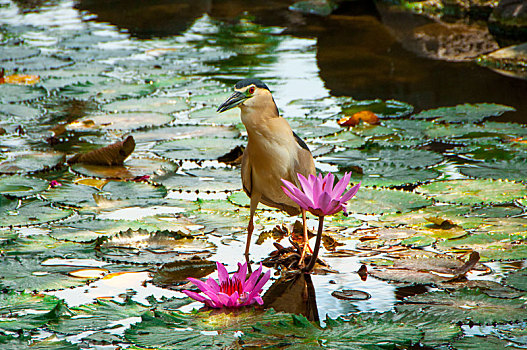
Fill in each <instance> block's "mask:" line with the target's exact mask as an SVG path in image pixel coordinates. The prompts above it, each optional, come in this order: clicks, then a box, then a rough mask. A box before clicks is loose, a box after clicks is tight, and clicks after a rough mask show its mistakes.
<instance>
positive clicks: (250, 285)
mask: <svg viewBox="0 0 527 350" xmlns="http://www.w3.org/2000/svg"><path fill="white" fill-rule="evenodd" d="M262 269H263V267H262V263H260V267H258V269H256V271H253V273H252V274H251V276H250V277H249V279H248V280H247V283H246V284H245V287H244V288H243V291H244V292H248V293H250V292H251V291H253V289H254V285H255V284H256V281H257V280H258V277H260V275H261V273H262Z"/></svg>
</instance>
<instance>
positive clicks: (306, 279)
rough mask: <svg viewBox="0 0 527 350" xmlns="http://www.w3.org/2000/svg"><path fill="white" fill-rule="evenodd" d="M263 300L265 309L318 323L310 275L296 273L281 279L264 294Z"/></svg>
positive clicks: (313, 288)
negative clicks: (301, 316)
mask: <svg viewBox="0 0 527 350" xmlns="http://www.w3.org/2000/svg"><path fill="white" fill-rule="evenodd" d="M263 300H264V305H265V306H266V307H267V308H273V309H275V310H276V311H283V312H288V313H293V314H297V315H304V316H305V317H306V318H307V319H308V320H310V321H315V322H318V321H319V317H318V309H317V300H316V296H315V287H314V285H313V282H312V281H311V275H307V274H303V273H298V274H294V275H291V276H284V277H281V278H280V279H278V280H277V281H276V282H275V283H273V285H272V286H270V287H269V289H268V290H267V292H265V294H264V296H263Z"/></svg>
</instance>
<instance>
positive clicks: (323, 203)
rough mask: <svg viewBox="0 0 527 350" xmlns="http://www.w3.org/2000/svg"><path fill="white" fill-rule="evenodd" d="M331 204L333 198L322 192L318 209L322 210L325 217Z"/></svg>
mask: <svg viewBox="0 0 527 350" xmlns="http://www.w3.org/2000/svg"><path fill="white" fill-rule="evenodd" d="M330 203H331V196H330V195H329V193H327V192H322V193H321V194H320V196H319V198H318V208H319V209H320V210H322V212H323V213H324V215H327V212H328V209H329V204H330Z"/></svg>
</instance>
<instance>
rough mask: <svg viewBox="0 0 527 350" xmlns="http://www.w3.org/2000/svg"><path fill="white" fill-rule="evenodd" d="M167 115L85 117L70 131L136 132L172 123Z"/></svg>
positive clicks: (133, 113)
mask: <svg viewBox="0 0 527 350" xmlns="http://www.w3.org/2000/svg"><path fill="white" fill-rule="evenodd" d="M172 119H173V118H172V117H171V116H170V115H168V114H161V113H151V112H150V113H135V112H130V113H115V114H114V113H112V114H104V115H94V116H88V117H85V118H83V119H81V120H79V121H78V122H76V123H74V124H69V125H68V129H70V130H94V129H95V130H97V129H102V130H125V131H130V130H136V129H140V128H144V127H152V126H160V125H163V124H167V123H169V122H171V121H172Z"/></svg>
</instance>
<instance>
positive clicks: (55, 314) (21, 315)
mask: <svg viewBox="0 0 527 350" xmlns="http://www.w3.org/2000/svg"><path fill="white" fill-rule="evenodd" d="M9 298H10V299H15V298H16V295H15V294H10V296H9ZM22 298H24V300H27V297H26V296H25V295H22ZM4 300H5V299H4ZM30 305H31V304H30ZM26 311H27V310H23V311H22V310H19V311H18V312H16V313H12V312H9V313H6V314H4V315H2V316H3V317H2V320H0V329H1V330H3V331H11V332H17V331H23V330H32V329H35V328H38V327H41V326H44V325H45V324H47V323H50V322H56V321H57V320H58V318H59V317H60V316H61V315H62V314H64V313H67V312H68V308H67V307H66V305H65V304H64V302H63V301H62V300H58V301H57V302H56V303H55V305H54V306H53V307H52V308H51V309H49V311H47V310H46V311H45V312H41V313H26Z"/></svg>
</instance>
